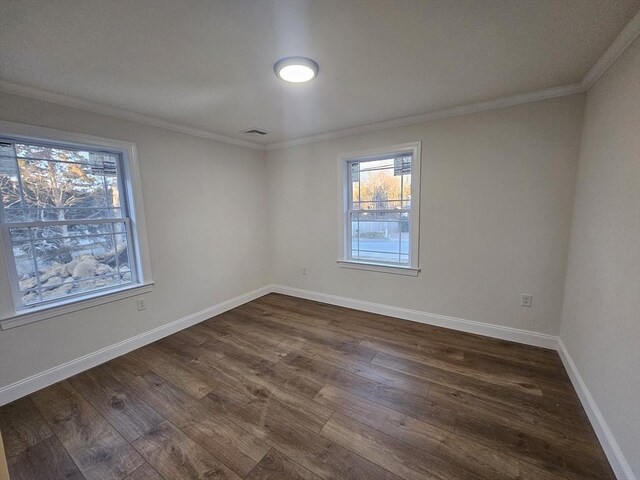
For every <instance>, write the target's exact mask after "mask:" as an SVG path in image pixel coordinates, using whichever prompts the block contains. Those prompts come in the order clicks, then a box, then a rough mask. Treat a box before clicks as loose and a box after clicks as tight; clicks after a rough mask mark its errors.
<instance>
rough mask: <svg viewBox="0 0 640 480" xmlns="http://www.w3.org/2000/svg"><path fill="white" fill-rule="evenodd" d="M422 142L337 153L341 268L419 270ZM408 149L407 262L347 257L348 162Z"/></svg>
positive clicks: (407, 272)
mask: <svg viewBox="0 0 640 480" xmlns="http://www.w3.org/2000/svg"><path fill="white" fill-rule="evenodd" d="M421 147H422V142H412V143H403V144H399V145H388V146H384V147H379V148H372V149H367V150H359V151H355V152H348V153H341V154H338V196H339V198H338V219H339V222H340V225H339V229H338V232H339V257H338V261H337V264H338V266H339V267H341V268H350V269H357V270H366V271H375V272H383V273H394V274H400V275H409V276H417V275H418V273H419V272H420V267H419V253H420V184H421V178H422V177H421V174H420V171H421V170H420V164H421V163H422V154H421ZM401 152H410V153H411V155H412V160H411V215H410V226H409V230H410V236H409V242H410V248H409V265H407V266H403V265H397V264H393V263H389V264H387V263H378V262H374V261H365V260H359V259H353V258H351V255H350V252H349V251H348V249H349V240H348V234H349V233H348V232H349V228H348V221H349V215H348V208H349V190H350V189H349V185H348V179H349V171H348V168H349V163H350V162H353V161H355V160H361V161H366V160H373V159H375V158H376V157H380V156H385V155H389V154H394V153H401Z"/></svg>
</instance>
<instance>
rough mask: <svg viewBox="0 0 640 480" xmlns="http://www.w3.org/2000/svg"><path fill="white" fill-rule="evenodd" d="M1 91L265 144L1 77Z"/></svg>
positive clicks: (189, 131) (246, 143)
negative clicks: (21, 83)
mask: <svg viewBox="0 0 640 480" xmlns="http://www.w3.org/2000/svg"><path fill="white" fill-rule="evenodd" d="M0 92H4V93H8V94H10V95H18V96H21V97H27V98H34V99H36V100H42V101H43V102H49V103H55V104H56V105H62V106H63V107H69V108H77V109H79V110H84V111H87V112H93V113H99V114H101V115H108V116H110V117H115V118H121V119H124V120H129V121H131V122H136V123H142V124H143V125H150V126H152V127H158V128H164V129H165V130H172V131H174V132H179V133H184V134H186V135H193V136H194V137H201V138H208V139H209V140H215V141H217V142H223V143H231V144H233V145H239V146H241V147H248V148H253V149H255V150H264V145H260V144H259V143H255V142H249V141H246V140H240V139H238V138H233V137H227V136H226V135H221V134H219V133H214V132H211V131H209V130H203V129H201V128H197V127H190V126H188V125H184V124H182V123H178V122H172V121H170V120H163V119H161V118H157V117H153V116H150V115H144V114H142V113H137V112H132V111H131V110H126V109H124V108H119V107H112V106H110V105H105V104H103V103H96V102H92V101H89V100H83V99H81V98H77V97H73V96H71V95H64V94H62V93H55V92H52V91H50V90H44V89H42V88H37V87H29V86H27V85H20V84H17V83H12V82H7V81H6V80H0Z"/></svg>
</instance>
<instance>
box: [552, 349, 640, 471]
mask: <svg viewBox="0 0 640 480" xmlns="http://www.w3.org/2000/svg"><path fill="white" fill-rule="evenodd" d="M558 353H559V354H560V359H561V360H562V363H563V364H564V368H565V369H566V370H567V373H568V374H569V378H570V379H571V383H572V384H573V388H574V389H575V391H576V393H577V394H578V397H579V398H580V402H581V403H582V406H583V407H584V409H585V411H586V412H587V416H588V417H589V421H590V422H591V426H592V427H593V429H594V430H595V432H596V435H597V436H598V440H599V441H600V445H602V449H603V450H604V453H605V454H606V455H607V459H608V460H609V463H610V464H611V468H612V469H613V471H614V473H615V474H616V478H618V480H638V479H637V477H636V475H635V474H634V473H633V470H632V469H631V465H630V464H629V462H628V461H627V459H626V458H625V456H624V453H622V449H621V448H620V445H619V444H618V442H617V441H616V439H615V437H614V435H613V432H612V431H611V429H610V428H609V426H608V425H607V422H606V420H605V419H604V416H603V415H602V412H601V411H600V409H599V408H598V405H597V404H596V401H595V400H594V398H593V396H592V395H591V392H589V389H588V388H587V384H586V383H585V381H584V380H583V378H582V375H580V372H579V371H578V367H577V366H576V364H575V363H574V361H573V359H572V358H571V355H570V354H569V351H568V350H567V347H566V345H565V344H564V342H563V341H562V339H561V338H559V339H558Z"/></svg>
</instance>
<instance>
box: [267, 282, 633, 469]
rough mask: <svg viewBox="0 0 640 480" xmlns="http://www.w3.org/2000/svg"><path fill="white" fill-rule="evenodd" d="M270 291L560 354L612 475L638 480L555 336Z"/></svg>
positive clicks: (281, 289) (290, 290)
mask: <svg viewBox="0 0 640 480" xmlns="http://www.w3.org/2000/svg"><path fill="white" fill-rule="evenodd" d="M269 288H270V291H272V292H274V293H282V294H283V295H290V296H292V297H299V298H304V299H307V300H313V301H316V302H323V303H329V304H331V305H338V306H340V307H346V308H353V309H355V310H362V311H365V312H371V313H378V314H381V315H387V316H389V317H395V318H401V319H404V320H411V321H414V322H419V323H426V324H429V325H435V326H438V327H444V328H450V329H452V330H459V331H463V332H468V333H476V334H478V335H485V336H488V337H493V338H499V339H501V340H509V341H512V342H518V343H524V344H526V345H533V346H536V347H544V348H550V349H552V350H557V351H558V353H559V354H560V358H561V359H562V363H563V364H564V367H565V369H566V370H567V373H568V374H569V377H570V378H571V383H572V384H573V388H574V389H575V390H576V392H577V394H578V397H579V398H580V402H581V403H582V406H583V407H584V409H585V411H586V412H587V415H588V417H589V421H590V422H591V426H592V427H593V429H594V430H595V432H596V435H597V436H598V440H599V441H600V444H601V446H602V449H603V450H604V452H605V454H606V456H607V459H608V460H609V463H610V464H611V468H613V471H614V473H615V474H616V478H618V480H638V478H637V477H636V476H635V474H634V473H633V471H632V470H631V466H630V465H629V462H628V461H627V460H626V458H625V457H624V454H623V453H622V450H621V449H620V446H619V445H618V442H617V441H616V439H615V437H614V436H613V433H612V432H611V430H610V429H609V426H608V425H607V422H606V421H605V419H604V417H603V415H602V413H601V411H600V409H599V408H598V405H597V404H596V402H595V400H594V399H593V397H592V396H591V393H589V389H588V388H587V385H586V384H585V382H584V380H583V379H582V376H581V375H580V373H579V372H578V369H577V367H576V364H575V363H574V362H573V360H572V359H571V356H570V355H569V352H568V351H567V348H566V346H565V345H564V343H563V342H562V340H561V339H560V338H558V337H554V336H553V335H546V334H544V333H536V332H531V331H528V330H520V329H517V328H510V327H503V326H499V325H492V324H488V323H482V322H476V321H474V320H465V319H462V318H456V317H449V316H446V315H439V314H435V313H427V312H421V311H418V310H410V309H406V308H401V307H393V306H390V305H383V304H380V303H372V302H366V301H363V300H355V299H352V298H346V297H339V296H336V295H329V294H326V293H319V292H313V291H310V290H302V289H299V288H293V287H286V286H283V285H271V286H270V287H269Z"/></svg>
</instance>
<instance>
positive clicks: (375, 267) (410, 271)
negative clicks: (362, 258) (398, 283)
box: [337, 260, 420, 277]
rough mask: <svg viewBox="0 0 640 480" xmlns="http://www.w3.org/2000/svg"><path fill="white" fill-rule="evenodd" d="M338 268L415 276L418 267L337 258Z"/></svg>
mask: <svg viewBox="0 0 640 480" xmlns="http://www.w3.org/2000/svg"><path fill="white" fill-rule="evenodd" d="M337 263H338V266H339V267H340V268H350V269H352V270H365V271H367V272H380V273H393V274H395V275H406V276H409V277H417V276H418V274H419V273H420V269H419V268H411V267H401V266H399V265H383V264H381V263H367V262H356V261H355V260H338V262H337Z"/></svg>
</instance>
